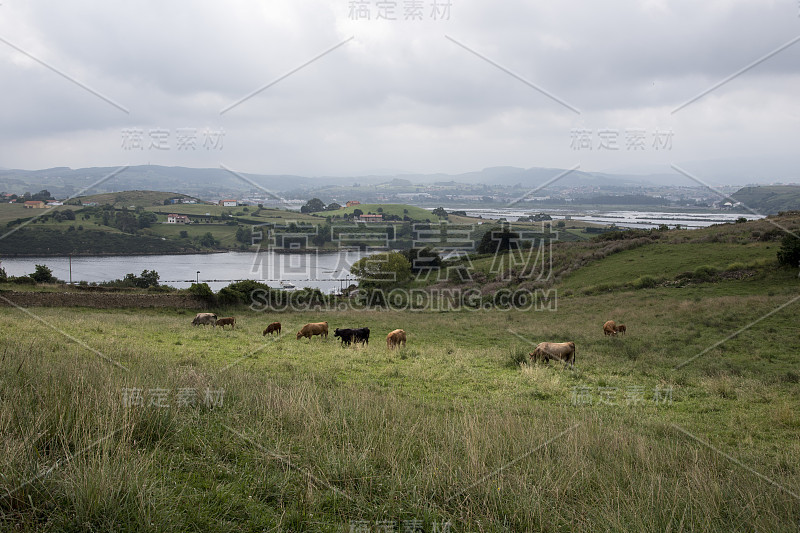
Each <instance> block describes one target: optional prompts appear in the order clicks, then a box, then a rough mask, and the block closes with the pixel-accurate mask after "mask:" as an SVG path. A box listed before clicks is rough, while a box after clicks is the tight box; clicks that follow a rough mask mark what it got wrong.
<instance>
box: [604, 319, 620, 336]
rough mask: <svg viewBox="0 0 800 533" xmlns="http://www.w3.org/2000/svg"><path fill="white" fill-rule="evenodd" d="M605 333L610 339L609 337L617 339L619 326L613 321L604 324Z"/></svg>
mask: <svg viewBox="0 0 800 533" xmlns="http://www.w3.org/2000/svg"><path fill="white" fill-rule="evenodd" d="M603 333H604V334H605V335H606V337H608V336H609V335H611V336H614V337H616V335H617V324H616V323H615V322H614V321H613V320H609V321H608V322H606V323H605V324H603Z"/></svg>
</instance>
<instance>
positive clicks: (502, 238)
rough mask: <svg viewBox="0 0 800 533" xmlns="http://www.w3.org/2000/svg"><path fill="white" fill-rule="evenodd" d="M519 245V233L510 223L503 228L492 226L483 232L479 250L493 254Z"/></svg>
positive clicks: (481, 252) (479, 251) (480, 252)
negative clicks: (510, 226)
mask: <svg viewBox="0 0 800 533" xmlns="http://www.w3.org/2000/svg"><path fill="white" fill-rule="evenodd" d="M518 247H519V234H518V233H516V232H513V231H511V229H510V228H509V226H508V225H503V226H502V227H501V228H497V227H495V228H492V229H490V230H489V231H487V232H486V233H484V234H483V238H481V242H480V244H478V250H477V252H478V253H479V254H493V253H497V252H505V251H506V250H511V249H516V248H518Z"/></svg>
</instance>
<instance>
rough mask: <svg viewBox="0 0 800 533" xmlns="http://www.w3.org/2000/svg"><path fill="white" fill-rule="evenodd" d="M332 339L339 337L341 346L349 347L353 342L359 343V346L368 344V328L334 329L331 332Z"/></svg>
mask: <svg viewBox="0 0 800 533" xmlns="http://www.w3.org/2000/svg"><path fill="white" fill-rule="evenodd" d="M333 336H334V337H339V338H340V339H341V340H342V346H344V345H345V344H347V345H349V344H351V343H353V342H360V343H361V344H369V328H354V329H345V328H336V330H334V332H333Z"/></svg>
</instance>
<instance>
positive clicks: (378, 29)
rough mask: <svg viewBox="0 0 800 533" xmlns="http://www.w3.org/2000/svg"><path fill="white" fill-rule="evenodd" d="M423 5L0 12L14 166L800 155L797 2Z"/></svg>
mask: <svg viewBox="0 0 800 533" xmlns="http://www.w3.org/2000/svg"><path fill="white" fill-rule="evenodd" d="M414 3H415V2H413V1H411V0H396V1H381V0H369V1H365V2H353V1H350V0H334V1H327V0H282V1H281V0H265V1H260V2H256V1H249V2H237V1H229V2H196V1H191V2H190V1H172V0H171V1H169V2H150V1H137V2H121V1H111V2H96V1H94V2H87V1H82V0H72V1H69V2H50V1H48V2H44V1H36V0H33V1H28V0H2V2H1V5H0V39H2V41H0V88H2V89H1V90H2V99H0V167H5V168H26V169H38V168H47V167H53V166H69V167H73V168H78V167H86V166H119V165H128V164H146V163H148V162H149V163H153V164H161V165H182V166H189V167H219V166H220V164H224V165H225V166H227V167H229V168H232V169H235V170H241V171H246V172H258V173H266V174H278V173H289V174H301V175H308V176H315V175H316V176H318V175H361V174H368V173H383V172H404V171H406V172H424V173H432V172H447V173H458V172H465V171H472V170H478V169H481V168H485V167H491V166H505V165H510V166H518V167H526V168H527V167H537V166H541V167H558V168H571V167H574V166H576V165H580V168H581V170H586V171H594V170H617V169H626V168H636V169H645V168H647V169H653V170H658V169H662V170H669V164H670V163H673V162H674V163H681V162H690V161H694V160H705V159H715V158H725V157H734V156H764V155H780V154H784V155H788V154H794V153H797V152H798V135H797V134H798V130H800V100H799V96H800V83H799V82H800V72H798V69H799V66H800V42H798V43H796V44H791V45H789V46H788V47H785V48H784V49H783V50H782V51H779V52H777V53H775V51H776V50H777V49H779V48H780V47H782V46H786V45H787V44H788V43H790V42H791V41H792V40H793V39H795V38H797V37H798V36H800V17H799V16H798V15H799V13H798V11H799V9H800V7H799V6H798V2H797V0H782V1H769V0H709V1H705V2H697V1H696V0H692V1H689V0H687V1H669V2H668V1H666V0H664V1H661V0H649V1H647V0H643V1H622V0H607V1H604V2H586V1H581V2H578V1H569V0H567V1H560V2H552V1H548V2H545V1H535V2H534V1H529V2H525V1H517V0H504V1H502V2H488V1H486V0H480V1H478V0H450V1H449V4H450V6H449V12H448V8H447V6H446V5H445V4H447V2H442V1H441V0H438V1H437V3H438V4H440V5H438V6H434V5H433V4H434V2H433V1H432V0H423V1H417V3H419V4H420V5H421V6H422V9H421V12H417V13H415V12H414V10H413V9H412V8H413V7H414V6H413V4H414ZM356 4H360V5H361V7H360V8H358V9H354V7H355V5H356ZM392 6H394V9H393V10H392V9H390V8H391V7H392ZM365 15H369V17H370V18H369V19H366V18H363V17H364V16H365ZM392 17H394V18H395V19H396V20H390V19H391V18H392ZM407 17H410V18H408V19H407ZM419 17H421V19H422V20H419ZM337 45H339V46H338V47H337ZM334 47H337V48H334ZM331 49H332V50H331ZM326 51H328V53H327V54H325V55H322V56H321V57H318V56H320V55H321V54H323V53H324V52H326ZM26 54H27V55H26ZM769 54H773V55H771V56H770V57H768V58H767V59H764V60H763V61H762V62H760V63H759V64H757V65H755V66H752V68H750V69H749V70H747V71H745V72H743V73H741V74H740V75H738V76H736V77H734V78H733V79H731V80H730V81H728V82H727V83H725V84H723V85H721V86H719V87H718V88H716V89H714V90H712V91H711V92H708V93H707V94H705V95H704V96H702V97H701V98H699V99H697V100H696V101H694V102H693V103H691V104H689V105H687V106H685V107H683V108H681V109H679V110H677V111H676V108H678V107H679V106H681V105H683V104H685V103H686V102H687V101H689V100H690V99H692V98H694V97H696V96H698V95H700V94H701V93H704V92H705V91H708V90H709V89H711V88H712V87H713V86H715V85H716V84H718V83H719V82H720V81H723V80H725V79H726V78H728V77H730V76H732V75H734V74H735V73H737V72H738V71H740V70H741V69H744V68H745V67H748V66H749V65H751V64H752V63H753V62H756V61H757V60H759V59H762V58H764V57H765V56H767V55H769ZM315 57H318V59H316V60H315V61H312V62H310V63H309V61H311V60H312V59H314V58H315ZM303 65H305V66H303ZM299 67H302V68H299ZM298 68H299V70H298ZM293 71H294V72H293ZM287 74H289V75H288V76H286V75H287ZM284 76H286V77H284ZM282 77H283V79H281V78H282ZM276 80H277V82H276ZM273 82H276V83H274V84H273ZM269 84H272V85H271V86H269V87H267V85H269ZM259 89H263V90H262V91H260V92H257V91H258V90H259ZM255 92H257V93H256V94H253V93H255ZM248 95H252V96H251V97H250V98H248V99H245V100H243V101H242V99H243V98H245V97H247V96H248ZM237 102H240V103H238V105H235V106H234V104H236V103H237ZM231 106H233V107H231ZM602 130H606V131H605V133H603V132H602ZM657 132H659V133H661V135H657ZM192 143H194V145H193V144H192ZM670 143H671V145H670ZM589 145H591V150H590V149H589V147H588V146H589ZM614 147H616V148H617V149H616V150H614V149H613V148H614ZM689 170H691V169H689ZM700 177H702V176H700Z"/></svg>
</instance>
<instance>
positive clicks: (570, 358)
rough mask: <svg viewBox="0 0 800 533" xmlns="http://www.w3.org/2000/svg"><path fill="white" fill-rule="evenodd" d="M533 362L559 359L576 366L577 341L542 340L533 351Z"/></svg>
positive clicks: (531, 354)
mask: <svg viewBox="0 0 800 533" xmlns="http://www.w3.org/2000/svg"><path fill="white" fill-rule="evenodd" d="M528 355H530V357H531V362H535V361H540V360H541V361H544V362H545V363H546V362H547V361H549V360H550V359H557V360H558V361H563V362H565V363H569V365H570V366H573V367H574V366H575V343H574V342H540V343H539V344H537V345H536V349H534V350H533V351H532V352H531V353H529V354H528Z"/></svg>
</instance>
